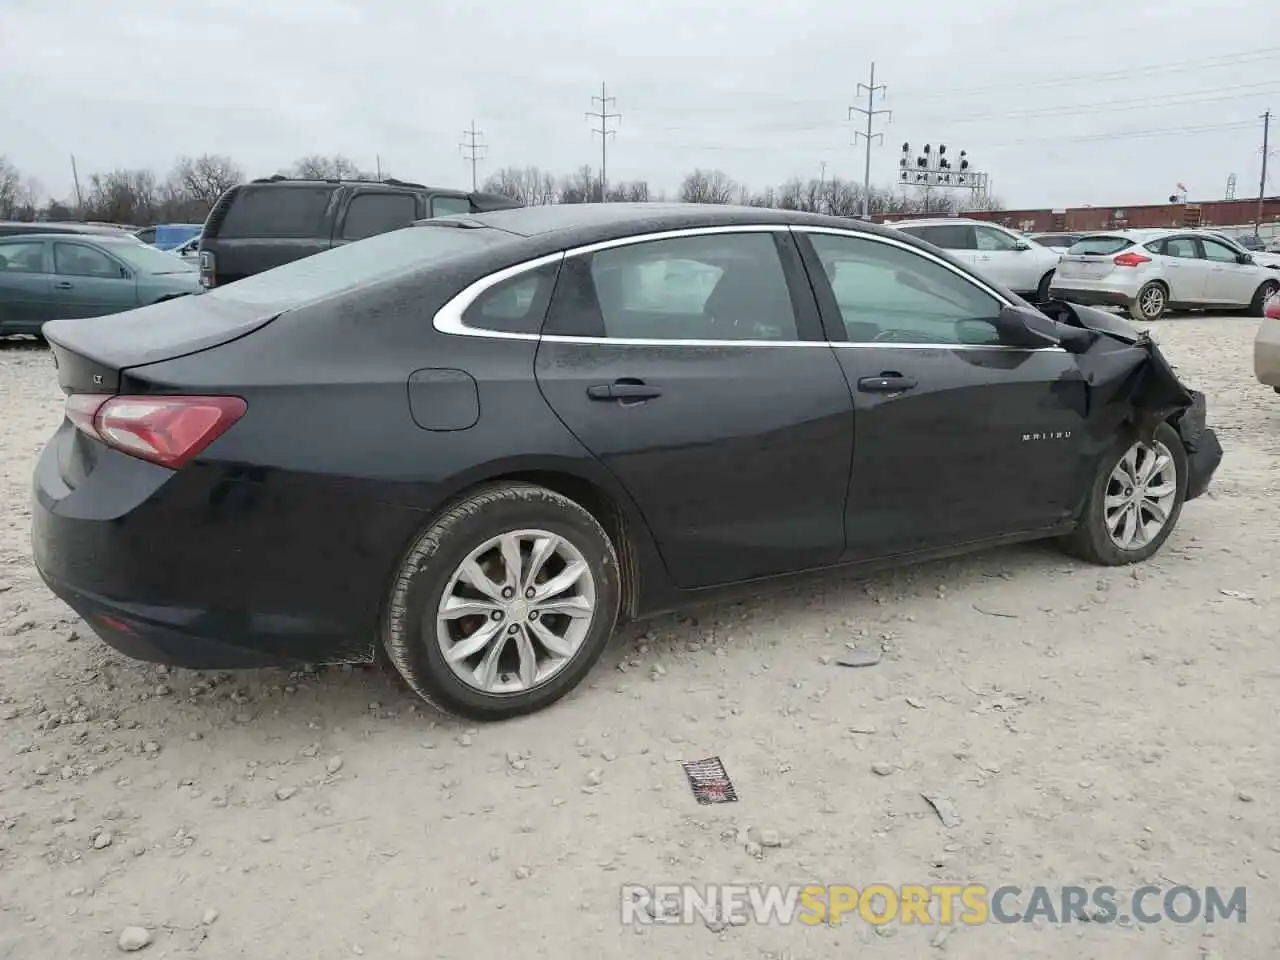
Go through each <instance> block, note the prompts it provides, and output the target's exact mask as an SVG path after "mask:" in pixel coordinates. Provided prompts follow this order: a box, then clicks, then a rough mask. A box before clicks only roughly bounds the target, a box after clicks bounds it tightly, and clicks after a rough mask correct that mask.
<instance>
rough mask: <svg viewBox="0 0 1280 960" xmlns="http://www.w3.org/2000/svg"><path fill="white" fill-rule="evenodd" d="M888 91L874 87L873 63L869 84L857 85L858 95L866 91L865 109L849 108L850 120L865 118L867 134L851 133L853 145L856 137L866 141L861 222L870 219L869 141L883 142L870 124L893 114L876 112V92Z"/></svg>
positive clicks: (874, 67) (880, 135)
mask: <svg viewBox="0 0 1280 960" xmlns="http://www.w3.org/2000/svg"><path fill="white" fill-rule="evenodd" d="M888 89H889V88H888V87H886V86H885V85H884V84H883V83H882V84H880V85H879V86H876V65H875V63H872V64H871V82H870V83H860V84H858V93H859V94H861V93H862V91H863V90H865V91H867V105H866V107H850V108H849V119H850V120H852V119H853V115H854V114H855V113H860V114H862V115H863V116H864V117H866V118H867V132H866V133H863V132H862V131H861V130H855V131H854V132H853V142H854V143H855V144H856V143H857V142H858V137H862V138H863V139H864V140H866V141H867V161H866V167H865V168H864V170H863V174H862V219H863V220H870V219H871V141H872V140H874V139H877V138H879V140H880V141H881V142H882V143H883V142H884V134H883V133H877V134H872V133H871V123H872V121H873V120H875V118H876V117H877V116H880V115H881V114H892V113H893V111H892V110H877V109H876V108H875V101H876V92H877V91H879V92H880V93H882V94H883V93H884V91H886V90H888Z"/></svg>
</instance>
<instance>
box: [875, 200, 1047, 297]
mask: <svg viewBox="0 0 1280 960" xmlns="http://www.w3.org/2000/svg"><path fill="white" fill-rule="evenodd" d="M885 226H886V227H894V228H895V229H898V230H901V231H902V232H903V233H909V234H911V235H912V236H913V237H916V238H917V239H920V240H923V241H925V242H926V243H931V244H933V245H934V246H935V247H941V248H942V249H943V250H946V251H947V252H948V253H949V254H951V255H952V256H953V257H955V258H956V259H958V260H960V261H961V262H963V263H966V264H968V265H969V266H971V267H973V268H974V269H975V270H976V271H977V272H978V273H979V274H980V275H982V276H984V277H986V278H987V279H988V280H993V281H994V282H996V283H998V284H1000V285H1001V286H1003V287H1005V288H1007V289H1009V290H1012V291H1013V292H1014V293H1017V294H1020V295H1022V296H1024V297H1028V298H1030V299H1033V300H1035V301H1037V302H1039V301H1042V300H1047V299H1049V285H1050V282H1051V281H1052V279H1053V272H1054V269H1055V268H1056V267H1057V266H1058V259H1059V258H1060V256H1061V254H1060V253H1059V252H1058V251H1056V250H1051V249H1049V248H1048V247H1045V246H1041V245H1040V244H1038V243H1036V242H1035V241H1034V240H1032V239H1030V238H1029V237H1024V236H1022V235H1021V234H1017V233H1014V232H1013V231H1012V230H1008V229H1006V228H1004V227H1002V226H999V225H998V224H994V223H987V222H986V221H983V220H966V219H964V218H961V217H946V218H944V219H938V220H899V221H897V222H896V223H886V224H885Z"/></svg>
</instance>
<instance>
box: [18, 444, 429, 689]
mask: <svg viewBox="0 0 1280 960" xmlns="http://www.w3.org/2000/svg"><path fill="white" fill-rule="evenodd" d="M70 445H80V446H79V447H78V448H77V449H76V450H75V451H74V456H70V457H69V447H70ZM68 465H71V466H70V467H69V466H68ZM69 476H70V477H71V479H72V481H73V482H71V483H68V479H67V478H68V477H69ZM32 499H33V502H32V508H31V509H32V549H33V554H34V558H35V564H36V568H37V570H38V571H39V572H40V575H41V577H42V578H43V579H44V581H45V583H46V584H48V586H49V588H50V589H51V590H52V591H53V592H54V593H55V594H56V595H57V596H58V597H59V598H60V599H61V600H63V602H65V603H66V604H67V605H68V606H69V607H71V608H72V609H73V610H75V611H76V613H78V614H80V616H82V617H83V618H84V619H85V621H86V622H87V623H88V625H89V626H90V628H91V629H92V630H93V631H94V632H95V633H97V634H98V636H100V637H101V638H102V639H103V640H104V641H106V642H107V643H108V644H110V645H111V646H112V647H114V648H116V649H117V650H119V651H120V652H121V653H124V654H126V655H127V656H130V657H135V658H137V659H141V660H149V661H155V662H163V663H169V664H173V665H176V666H182V667H188V668H192V669H231V668H235V667H259V666H265V665H268V664H273V663H275V664H280V663H288V662H297V661H309V662H314V663H326V662H367V661H368V660H370V659H372V657H373V652H374V644H375V642H376V638H377V630H378V621H379V616H380V612H381V606H382V603H383V600H384V598H385V596H386V594H387V591H388V590H389V584H390V582H391V577H392V576H393V573H394V568H395V564H396V562H397V560H398V558H399V556H400V554H401V552H402V551H403V550H404V549H405V546H406V542H407V539H408V537H409V536H411V535H412V533H413V532H414V531H415V530H416V529H417V525H418V523H419V522H420V516H419V515H418V514H417V512H416V511H411V510H407V509H405V508H402V507H396V506H392V505H388V504H385V503H383V502H381V501H380V500H379V499H378V498H376V497H366V496H365V495H364V494H363V492H362V491H361V490H360V488H359V486H358V485H354V486H353V485H351V484H349V483H343V482H339V481H333V480H330V479H329V478H317V477H309V476H308V477H299V476H296V475H291V474H283V473H279V472H277V473H270V472H268V471H259V470H255V469H251V468H237V467H232V466H229V465H224V464H193V465H191V466H188V467H186V468H184V469H183V470H182V471H179V472H177V473H175V472H173V471H171V470H167V469H165V468H163V467H158V466H155V465H153V464H150V463H146V462H144V461H142V460H138V459H136V458H133V457H129V456H126V455H124V454H120V453H117V452H116V451H113V450H110V449H108V448H106V447H105V446H103V445H102V444H100V443H97V442H96V441H91V440H88V439H87V438H85V437H84V436H83V435H81V434H79V433H78V432H77V431H75V430H74V428H72V427H71V426H70V425H69V424H67V423H65V422H64V424H63V425H62V427H60V428H59V430H58V432H57V433H56V434H55V435H54V437H53V439H52V440H51V441H50V442H49V444H48V445H47V446H46V448H45V449H44V451H43V453H42V454H41V456H40V459H39V461H38V462H37V464H36V469H35V476H34V479H33V498H32Z"/></svg>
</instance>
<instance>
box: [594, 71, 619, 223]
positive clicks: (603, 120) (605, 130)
mask: <svg viewBox="0 0 1280 960" xmlns="http://www.w3.org/2000/svg"><path fill="white" fill-rule="evenodd" d="M591 102H592V103H597V102H598V103H599V104H600V109H599V111H598V112H592V111H590V110H588V111H587V119H588V120H599V121H600V126H599V127H592V128H591V132H592V133H598V134H600V202H601V203H604V202H605V199H606V198H607V197H608V196H609V194H608V190H607V183H608V181H607V179H606V177H607V171H608V163H609V138H610V137H612V136H616V135H617V132H618V131H616V130H610V129H609V121H610V120H617V121H618V122H619V123H621V122H622V114H620V113H610V112H609V104H611V103H616V102H617V98H616V97H611V96H609V95H608V91H606V90H605V85H604V84H603V83H602V84H600V96H598V97H592V98H591Z"/></svg>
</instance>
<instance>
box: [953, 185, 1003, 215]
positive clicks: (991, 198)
mask: <svg viewBox="0 0 1280 960" xmlns="http://www.w3.org/2000/svg"><path fill="white" fill-rule="evenodd" d="M1003 209H1005V206H1004V201H1002V200H1001V199H1000V198H999V197H997V196H995V195H994V194H991V193H988V192H987V191H986V190H974V191H972V192H970V194H969V196H968V197H966V198H965V199H963V200H961V201H960V210H961V212H964V211H966V210H975V211H993V210H1003Z"/></svg>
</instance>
